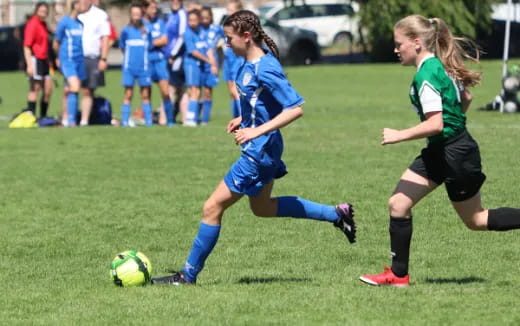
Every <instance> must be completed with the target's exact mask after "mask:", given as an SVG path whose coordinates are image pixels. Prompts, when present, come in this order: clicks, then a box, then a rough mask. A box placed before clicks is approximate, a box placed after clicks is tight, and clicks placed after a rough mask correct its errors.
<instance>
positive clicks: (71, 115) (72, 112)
mask: <svg viewBox="0 0 520 326" xmlns="http://www.w3.org/2000/svg"><path fill="white" fill-rule="evenodd" d="M77 113H78V93H72V92H70V93H69V94H67V115H68V123H69V126H75V125H76V114H77Z"/></svg>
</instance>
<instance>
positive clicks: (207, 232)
mask: <svg viewBox="0 0 520 326" xmlns="http://www.w3.org/2000/svg"><path fill="white" fill-rule="evenodd" d="M219 234H220V225H209V224H205V223H203V222H200V227H199V233H198V234H197V236H196V237H195V240H193V246H192V247H191V251H190V254H189V256H188V259H187V260H186V264H185V265H184V267H183V269H182V270H183V271H184V275H185V277H186V280H187V281H188V282H192V283H194V282H196V281H197V275H198V274H199V273H200V271H201V270H202V268H203V267H204V262H205V261H206V258H208V256H209V254H210V253H211V251H212V250H213V247H215V244H216V243H217V240H218V236H219Z"/></svg>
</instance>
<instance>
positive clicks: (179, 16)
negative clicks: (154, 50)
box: [162, 8, 188, 58]
mask: <svg viewBox="0 0 520 326" xmlns="http://www.w3.org/2000/svg"><path fill="white" fill-rule="evenodd" d="M165 27H166V36H167V37H168V44H167V45H165V46H164V47H163V48H162V51H163V54H164V56H165V57H167V58H169V57H171V56H178V55H182V54H183V41H182V36H183V35H184V32H185V31H186V29H188V15H187V14H186V10H184V9H182V8H181V9H179V10H177V11H172V12H171V13H170V14H169V15H168V16H167V19H166V26H165Z"/></svg>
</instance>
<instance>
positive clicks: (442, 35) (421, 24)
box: [394, 15, 482, 87]
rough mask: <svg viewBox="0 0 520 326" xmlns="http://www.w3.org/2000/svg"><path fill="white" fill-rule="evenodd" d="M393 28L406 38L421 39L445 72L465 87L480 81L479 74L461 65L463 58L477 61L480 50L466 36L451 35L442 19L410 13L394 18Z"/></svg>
mask: <svg viewBox="0 0 520 326" xmlns="http://www.w3.org/2000/svg"><path fill="white" fill-rule="evenodd" d="M394 29H398V30H400V31H402V32H403V33H404V35H406V37H408V38H410V39H415V38H419V39H421V40H422V42H423V45H424V47H425V48H426V50H428V51H430V52H432V53H434V54H435V56H437V57H438V58H439V59H440V60H441V62H442V63H443V65H444V68H445V69H446V72H447V73H448V74H449V75H450V76H452V77H453V78H455V79H456V80H457V81H459V82H461V83H462V84H463V85H464V86H465V87H469V86H476V85H478V84H479V83H480V80H481V75H482V74H481V73H480V72H477V71H473V70H470V69H468V68H466V66H465V65H464V59H468V60H471V61H473V62H478V61H479V56H480V49H479V48H478V46H477V45H476V44H475V43H474V42H473V41H471V40H469V39H467V38H464V37H455V36H453V34H451V31H450V29H449V27H448V25H447V24H446V23H445V22H444V21H443V20H442V19H440V18H430V19H428V18H426V17H423V16H421V15H411V16H407V17H405V18H403V19H401V20H400V21H398V22H397V24H395V26H394ZM465 47H468V48H469V49H470V50H471V51H472V52H474V56H472V55H471V54H469V53H468V51H466V50H465Z"/></svg>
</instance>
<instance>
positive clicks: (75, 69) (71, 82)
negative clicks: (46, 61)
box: [53, 0, 87, 127]
mask: <svg viewBox="0 0 520 326" xmlns="http://www.w3.org/2000/svg"><path fill="white" fill-rule="evenodd" d="M71 6H72V11H71V13H70V15H69V16H64V17H63V18H62V19H61V20H60V21H59V23H58V26H57V27H56V36H55V38H54V46H53V47H54V51H56V52H58V59H57V60H56V66H57V67H59V68H60V71H61V73H62V74H63V77H65V80H66V86H65V94H64V96H65V98H66V103H67V105H66V107H67V110H66V116H67V120H66V122H65V123H66V126H68V127H73V126H75V125H76V115H77V113H78V92H79V89H80V87H81V81H82V80H85V78H86V77H87V75H86V71H85V59H84V58H83V44H82V34H83V24H82V23H81V22H80V21H79V20H78V15H79V14H80V13H82V12H84V10H80V3H79V1H78V0H76V1H73V2H72V4H71ZM64 113H65V112H64ZM64 115H65V114H64Z"/></svg>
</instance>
